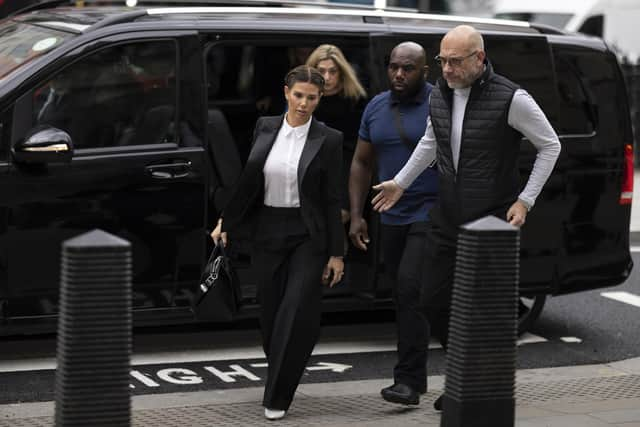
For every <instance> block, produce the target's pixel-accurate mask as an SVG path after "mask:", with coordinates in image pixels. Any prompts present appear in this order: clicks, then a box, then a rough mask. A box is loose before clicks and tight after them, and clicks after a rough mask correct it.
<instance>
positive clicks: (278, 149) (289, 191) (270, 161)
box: [262, 118, 311, 208]
mask: <svg viewBox="0 0 640 427" xmlns="http://www.w3.org/2000/svg"><path fill="white" fill-rule="evenodd" d="M309 127H311V119H309V120H308V121H307V122H306V123H305V124H303V125H300V126H296V127H291V126H290V125H289V123H287V120H286V118H285V120H283V121H282V126H281V127H280V130H279V131H278V135H277V136H276V140H275V141H274V143H273V147H271V151H270V152H269V155H268V156H267V160H266V162H265V164H264V168H263V169H262V172H263V173H264V204H265V206H272V207H277V208H298V207H300V193H299V191H298V163H299V162H300V156H302V149H303V148H304V144H305V143H306V141H307V135H309Z"/></svg>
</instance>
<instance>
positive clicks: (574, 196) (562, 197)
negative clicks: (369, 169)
mask: <svg viewBox="0 0 640 427" xmlns="http://www.w3.org/2000/svg"><path fill="white" fill-rule="evenodd" d="M462 23H472V24H473V25H475V26H476V27H477V28H478V29H479V30H481V31H482V32H483V33H484V35H485V41H486V47H487V52H488V55H489V58H490V59H491V61H492V63H493V65H494V67H495V69H496V70H497V71H498V72H500V73H502V74H504V75H506V76H508V77H509V78H511V79H513V80H514V81H516V82H518V83H519V84H520V85H522V87H524V88H525V89H526V90H528V91H529V92H530V93H531V94H532V95H533V96H534V97H535V99H536V100H537V101H538V102H539V103H540V105H541V106H542V108H543V109H544V111H545V112H546V114H547V116H548V117H549V119H550V121H551V123H552V124H553V126H554V128H555V129H556V131H557V132H558V134H559V135H560V137H561V140H562V145H563V149H562V154H561V156H560V158H559V160H558V163H557V166H556V168H555V171H554V173H553V175H552V176H551V178H550V179H549V181H548V183H547V185H546V187H545V189H544V191H543V192H542V194H541V195H540V197H539V199H538V201H537V203H536V207H535V211H534V212H533V213H532V215H531V216H530V218H527V225H526V227H524V228H523V230H522V236H521V255H522V257H521V264H520V272H521V280H520V292H521V296H522V299H523V301H526V304H525V305H523V307H522V308H523V309H522V313H521V314H522V316H521V325H520V326H521V329H524V328H526V327H527V326H529V325H530V323H531V322H532V321H533V320H534V319H535V317H536V316H537V315H538V314H539V312H540V310H541V309H542V306H543V304H544V300H545V297H546V296H547V295H558V294H565V293H570V292H577V291H584V290H587V289H592V288H598V287H603V286H612V285H616V284H619V283H622V282H624V280H625V279H626V278H627V277H628V276H629V274H630V271H631V268H632V261H631V257H630V253H629V219H630V210H631V196H632V185H633V164H632V162H633V149H632V135H631V126H630V120H629V110H628V105H627V95H626V91H625V87H624V82H623V79H622V76H621V73H620V69H619V66H618V63H617V62H616V58H615V56H614V54H613V53H612V52H611V51H610V50H609V49H608V48H607V46H606V45H605V44H604V43H603V42H602V41H600V40H598V39H594V38H586V37H580V36H566V35H562V34H556V33H554V32H553V31H548V30H546V29H545V28H537V27H535V26H534V25H530V24H528V23H524V22H507V21H495V20H482V19H467V20H465V19H463V18H456V17H450V16H442V15H424V14H413V13H399V12H385V11H373V10H345V9H320V8H313V7H296V8H287V7H278V8H273V7H259V8H256V7H204V8H188V7H185V8H153V9H146V8H126V7H98V6H96V7H85V8H76V7H61V8H55V9H44V10H37V11H34V12H32V13H27V14H23V15H19V16H16V17H13V18H11V19H8V20H3V21H0V46H2V47H1V48H0V194H2V199H1V201H0V302H1V304H0V307H1V313H0V322H1V323H0V334H13V333H27V332H33V331H42V330H53V329H54V326H55V321H56V315H57V301H58V289H59V277H60V253H61V250H60V246H61V243H62V242H63V241H65V240H66V239H69V238H71V237H74V236H77V235H79V234H81V233H84V232H86V231H89V230H92V229H95V228H99V229H102V230H105V231H107V232H109V233H113V234H115V235H117V236H120V237H122V238H124V239H127V240H129V241H130V242H131V243H132V247H133V249H132V251H133V291H134V296H133V308H134V322H135V324H136V325H143V324H170V323H179V322H193V321H194V320H195V319H194V318H193V315H192V313H191V311H190V309H189V302H190V297H191V295H192V294H193V290H194V289H195V287H196V286H197V281H198V277H199V274H200V271H201V268H202V267H203V264H204V262H205V260H206V256H207V253H208V248H209V247H210V245H211V241H210V238H209V236H208V229H209V228H210V227H211V226H212V225H213V224H214V221H215V219H216V218H217V216H218V212H219V210H220V209H221V208H222V207H223V205H224V202H225V200H226V199H227V198H228V195H229V191H230V189H231V188H232V187H233V184H234V182H235V180H236V179H237V177H238V174H239V172H240V170H241V167H242V164H243V162H244V160H245V158H246V156H247V154H248V150H249V144H250V141H251V133H252V130H253V127H254V123H255V121H256V119H257V118H258V117H259V116H260V115H261V114H268V113H279V112H281V111H283V110H282V108H283V107H282V105H281V104H280V103H279V102H280V101H281V98H282V83H280V82H281V80H280V78H281V77H282V76H283V75H284V73H285V71H286V70H287V68H288V67H289V66H290V62H289V57H288V53H289V52H290V51H291V50H292V49H295V48H312V47H315V46H317V45H318V44H320V43H332V44H335V45H337V46H339V47H340V48H341V49H342V50H343V51H344V52H345V54H346V56H347V57H348V58H349V60H350V61H351V62H352V63H353V65H354V68H356V70H357V72H358V74H359V77H360V78H361V80H362V81H363V82H364V85H365V86H366V89H367V91H368V94H369V95H370V96H373V95H375V94H376V93H378V92H380V91H382V90H385V89H386V83H387V78H386V71H385V65H386V64H385V62H386V61H387V59H388V56H389V52H390V50H391V48H392V47H393V46H394V45H396V44H397V43H399V42H400V41H404V40H414V41H416V42H418V43H420V44H422V45H423V46H424V47H425V49H426V51H427V52H428V54H429V58H432V57H433V56H435V55H436V54H437V53H438V49H439V41H440V39H441V38H442V36H443V35H444V33H445V32H446V31H447V30H448V29H450V28H452V27H454V26H455V25H458V24H462ZM429 65H430V66H431V68H430V73H429V80H430V81H432V82H433V81H435V79H436V78H437V77H438V76H439V73H440V71H439V69H438V67H437V66H436V65H435V64H434V61H433V60H431V59H430V60H429ZM267 97H270V101H271V102H270V103H269V104H268V107H269V108H268V110H270V111H263V110H258V108H257V106H256V102H257V101H258V100H264V99H265V98H267ZM261 105H262V106H265V105H266V104H264V103H261ZM535 155H536V151H535V149H534V148H533V147H532V146H531V144H528V143H522V144H521V156H520V167H521V172H522V176H523V182H524V178H525V177H527V176H528V174H529V171H530V168H531V166H532V163H533V160H534V158H535ZM367 215H368V220H369V222H370V224H371V226H370V228H371V233H372V245H371V247H370V249H369V251H368V252H367V253H364V252H359V251H357V250H355V249H354V248H350V252H349V256H348V258H347V260H348V261H347V269H348V273H347V278H346V279H345V283H342V284H341V285H339V286H336V287H335V288H334V289H331V290H329V289H327V290H326V295H325V299H324V304H325V309H326V310H375V309H380V308H382V307H389V306H390V302H391V291H390V289H391V288H390V285H389V281H388V279H387V278H386V276H385V274H384V259H382V257H381V253H382V252H381V251H380V248H379V245H378V244H377V242H378V239H377V232H378V227H377V224H378V218H377V216H376V214H375V213H373V212H369V213H367ZM231 249H232V258H233V261H234V264H235V266H236V267H237V270H238V273H239V276H240V282H241V286H242V291H243V301H242V303H243V305H242V310H241V312H240V314H239V318H242V317H246V316H255V315H256V310H255V308H256V306H257V302H258V301H257V295H256V290H255V277H254V275H253V272H252V269H251V260H250V256H249V247H248V244H247V243H246V242H244V241H242V240H236V241H234V242H233V244H232V248H231Z"/></svg>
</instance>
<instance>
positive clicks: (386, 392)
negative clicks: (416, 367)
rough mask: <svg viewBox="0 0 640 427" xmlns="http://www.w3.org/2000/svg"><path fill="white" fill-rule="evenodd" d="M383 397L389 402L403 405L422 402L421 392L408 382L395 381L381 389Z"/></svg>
mask: <svg viewBox="0 0 640 427" xmlns="http://www.w3.org/2000/svg"><path fill="white" fill-rule="evenodd" d="M380 394H381V395H382V398H383V399H384V400H386V401H387V402H392V403H400V404H401V405H417V404H418V403H420V393H418V392H417V391H415V390H414V389H412V388H411V387H409V386H408V385H406V384H400V383H395V384H394V385H392V386H389V387H385V388H383V389H382V390H380Z"/></svg>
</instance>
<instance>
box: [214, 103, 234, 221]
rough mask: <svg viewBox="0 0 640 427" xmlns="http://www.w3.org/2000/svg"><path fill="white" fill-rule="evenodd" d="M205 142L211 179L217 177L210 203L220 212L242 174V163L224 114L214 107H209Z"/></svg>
mask: <svg viewBox="0 0 640 427" xmlns="http://www.w3.org/2000/svg"><path fill="white" fill-rule="evenodd" d="M207 140H208V141H207V142H208V144H209V159H210V161H211V164H212V165H213V168H214V173H213V177H217V181H218V182H217V185H212V188H215V190H214V192H213V194H211V195H210V196H211V197H212V201H213V203H214V204H215V206H216V208H217V209H218V210H221V209H222V208H223V207H224V206H225V205H226V204H227V202H228V201H229V198H230V197H231V194H232V191H233V187H234V185H235V183H236V181H237V180H238V178H239V177H240V173H241V172H242V162H241V160H240V154H239V152H238V147H237V146H236V142H235V140H234V138H233V135H232V133H231V129H230V128H229V123H228V122H227V119H226V117H225V115H224V113H223V112H222V111H221V110H220V109H219V108H215V107H209V110H208V114H207Z"/></svg>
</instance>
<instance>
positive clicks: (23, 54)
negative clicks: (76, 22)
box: [0, 19, 75, 81]
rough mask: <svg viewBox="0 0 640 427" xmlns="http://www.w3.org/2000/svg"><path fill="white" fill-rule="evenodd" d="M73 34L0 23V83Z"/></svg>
mask: <svg viewBox="0 0 640 427" xmlns="http://www.w3.org/2000/svg"><path fill="white" fill-rule="evenodd" d="M74 36H75V34H73V33H69V32H65V31H59V30H56V29H53V28H49V27H45V26H39V25H38V26H35V25H31V24H25V23H23V22H17V21H13V20H10V19H6V20H4V21H0V81H1V80H2V79H4V78H5V77H6V76H8V75H9V74H10V73H12V72H13V71H15V70H17V69H18V68H20V67H22V66H24V65H25V64H27V63H28V62H29V61H31V60H33V59H34V58H37V57H39V56H41V55H44V54H45V53H47V52H49V51H50V50H52V49H55V48H56V47H57V46H59V45H60V44H62V42H63V41H64V40H66V39H68V38H70V37H74Z"/></svg>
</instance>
